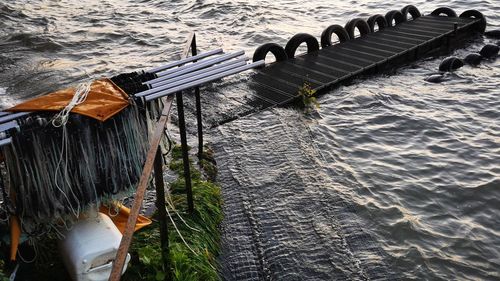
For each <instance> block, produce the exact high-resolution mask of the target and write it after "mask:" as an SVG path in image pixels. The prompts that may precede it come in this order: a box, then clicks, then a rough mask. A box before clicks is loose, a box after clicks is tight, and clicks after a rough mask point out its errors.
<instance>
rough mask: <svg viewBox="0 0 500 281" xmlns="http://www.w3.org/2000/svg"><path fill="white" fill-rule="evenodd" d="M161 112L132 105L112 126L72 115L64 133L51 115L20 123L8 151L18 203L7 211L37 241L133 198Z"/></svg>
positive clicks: (11, 187)
mask: <svg viewBox="0 0 500 281" xmlns="http://www.w3.org/2000/svg"><path fill="white" fill-rule="evenodd" d="M81 90H82V91H81V93H82V94H81V95H79V97H78V98H79V100H81V99H82V98H84V96H85V88H84V87H83V86H82V88H81ZM75 102H76V103H77V102H78V99H75ZM161 107H162V105H161V103H160V102H158V103H150V104H148V105H147V106H146V107H145V108H142V107H140V106H137V105H136V104H132V105H131V106H128V107H127V108H125V109H123V110H122V111H121V112H120V113H119V114H116V115H115V116H113V117H112V118H110V119H108V120H107V121H106V122H100V121H97V120H95V119H93V118H89V117H85V116H82V115H77V114H73V113H71V114H69V113H68V114H66V115H65V117H62V119H61V120H60V121H58V123H57V124H59V123H60V122H62V123H65V125H64V126H61V127H57V126H56V127H54V126H53V125H52V124H51V120H52V118H53V117H54V114H51V113H39V114H38V115H33V116H30V117H28V118H27V119H26V120H23V121H20V126H21V131H20V132H18V133H17V134H16V135H14V136H13V138H12V139H13V140H12V145H11V146H4V147H2V152H3V155H4V156H5V170H6V174H7V177H8V181H9V188H7V190H6V193H7V195H6V196H7V197H9V198H14V197H15V203H14V202H12V201H9V200H7V199H8V198H4V204H6V205H5V206H4V209H6V210H7V209H8V210H12V211H11V212H14V213H15V214H16V215H18V216H19V218H20V219H21V221H22V227H23V232H25V233H28V234H29V235H33V236H37V235H42V234H45V233H47V232H53V231H54V229H55V228H58V227H57V226H59V228H60V226H61V225H63V227H64V228H66V227H67V226H66V225H68V223H67V222H71V221H74V220H76V219H77V218H78V216H79V214H80V213H81V212H82V211H85V210H86V209H88V208H89V207H91V206H93V207H95V206H96V205H98V204H100V202H102V201H107V200H115V199H118V198H121V197H123V196H127V195H130V194H131V192H132V191H133V190H134V189H135V187H136V185H137V183H138V181H139V178H140V176H141V172H142V168H143V165H144V161H145V158H146V153H147V149H148V144H149V141H148V135H150V130H152V128H151V125H150V124H151V122H150V120H148V119H152V120H156V119H157V118H158V116H159V114H160V112H161ZM62 123H60V124H62ZM9 207H10V208H9ZM61 222H63V223H61ZM69 224H71V223H69Z"/></svg>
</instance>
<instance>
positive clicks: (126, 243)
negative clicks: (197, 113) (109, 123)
mask: <svg viewBox="0 0 500 281" xmlns="http://www.w3.org/2000/svg"><path fill="white" fill-rule="evenodd" d="M173 100H174V96H169V97H168V98H167V101H166V102H167V103H166V104H165V105H164V106H163V110H162V112H161V117H160V119H159V120H158V122H157V123H156V128H155V130H154V133H153V137H152V139H151V143H150V145H149V150H148V153H147V156H146V162H145V164H144V168H143V170H142V174H141V178H140V180H139V185H138V187H137V190H136V191H135V195H134V203H133V205H132V208H131V209H130V215H129V217H128V220H127V226H126V228H125V231H124V232H123V236H122V240H121V242H120V247H119V248H118V251H117V253H116V258H115V260H114V261H113V268H112V269H111V275H110V277H109V280H110V281H118V280H120V278H121V275H122V271H123V266H124V265H125V259H126V257H127V253H128V249H129V247H130V244H131V243H132V235H133V234H134V229H135V224H136V221H137V217H138V216H139V211H140V209H141V206H142V201H143V200H144V194H145V193H146V187H147V186H148V182H149V178H150V176H151V172H152V171H153V164H154V161H155V157H156V153H157V151H158V146H159V145H160V141H161V138H162V137H163V134H164V132H163V131H164V130H165V126H166V124H167V122H168V119H169V113H170V108H171V106H172V101H173Z"/></svg>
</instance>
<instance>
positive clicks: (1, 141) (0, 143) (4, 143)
mask: <svg viewBox="0 0 500 281" xmlns="http://www.w3.org/2000/svg"><path fill="white" fill-rule="evenodd" d="M11 143H12V138H6V139H3V140H0V147H2V146H4V145H8V144H11Z"/></svg>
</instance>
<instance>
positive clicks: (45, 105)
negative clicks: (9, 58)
mask: <svg viewBox="0 0 500 281" xmlns="http://www.w3.org/2000/svg"><path fill="white" fill-rule="evenodd" d="M74 94H75V88H68V89H64V90H60V91H56V92H53V93H50V94H47V95H44V96H41V97H38V98H34V99H31V100H29V101H26V102H24V103H21V104H18V105H16V106H14V107H12V108H9V109H7V111H11V112H25V111H61V110H63V109H64V108H65V107H66V106H67V105H68V104H69V102H70V101H71V99H72V98H73V96H74ZM128 105H129V101H128V95H127V94H126V93H125V92H124V91H123V90H122V89H120V88H119V87H118V86H116V85H115V84H114V83H113V82H112V81H111V80H109V79H108V78H102V79H99V80H95V81H94V82H92V85H91V86H90V92H89V94H88V96H87V99H86V100H85V102H83V103H81V104H79V105H77V106H75V107H74V108H73V110H71V112H73V113H78V114H81V115H85V116H88V117H91V118H94V119H97V120H99V121H106V120H107V119H109V118H111V117H112V116H114V115H115V114H117V113H118V112H120V111H121V110H123V109H124V108H125V107H127V106H128Z"/></svg>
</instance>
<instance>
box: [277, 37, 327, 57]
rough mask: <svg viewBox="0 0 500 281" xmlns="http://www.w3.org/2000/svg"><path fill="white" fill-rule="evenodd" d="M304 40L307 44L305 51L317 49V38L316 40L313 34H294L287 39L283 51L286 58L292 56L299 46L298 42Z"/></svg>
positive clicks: (300, 42) (309, 51)
mask: <svg viewBox="0 0 500 281" xmlns="http://www.w3.org/2000/svg"><path fill="white" fill-rule="evenodd" d="M304 42H305V43H306V44H307V53H311V52H314V51H318V50H319V43H318V40H316V38H314V36H312V35H311V34H307V33H299V34H295V35H294V36H293V37H292V38H290V40H288V43H286V46H285V53H286V54H287V56H288V58H290V59H292V58H294V57H295V51H297V48H298V47H299V46H300V44H302V43H304Z"/></svg>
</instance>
